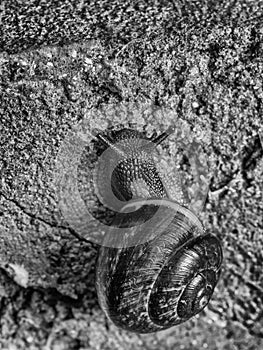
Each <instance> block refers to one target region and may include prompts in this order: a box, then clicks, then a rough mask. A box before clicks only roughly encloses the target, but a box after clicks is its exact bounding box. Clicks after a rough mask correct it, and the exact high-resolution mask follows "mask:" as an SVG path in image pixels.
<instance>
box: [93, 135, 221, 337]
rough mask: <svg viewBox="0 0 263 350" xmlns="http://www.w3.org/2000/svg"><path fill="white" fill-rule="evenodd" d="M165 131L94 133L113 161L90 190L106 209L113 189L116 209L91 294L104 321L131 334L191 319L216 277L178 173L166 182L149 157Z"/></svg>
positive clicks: (209, 239)
mask: <svg viewBox="0 0 263 350" xmlns="http://www.w3.org/2000/svg"><path fill="white" fill-rule="evenodd" d="M172 132H173V129H172V128H170V129H168V130H167V131H166V132H164V133H163V134H161V135H159V136H157V137H156V136H155V135H154V136H153V137H152V138H147V137H146V135H145V134H144V133H140V132H138V131H136V130H133V129H122V130H119V131H118V132H116V133H115V134H114V137H107V136H103V135H102V134H100V135H98V139H99V140H100V141H102V142H103V143H104V145H105V146H107V147H108V150H110V151H111V154H112V155H113V156H112V157H113V158H114V160H113V161H112V164H113V165H112V166H110V165H109V164H110V163H111V159H110V158H106V159H107V160H108V162H107V161H104V162H103V167H101V166H100V167H98V169H97V171H96V177H95V182H96V184H95V187H96V192H97V195H98V197H99V198H100V201H101V202H102V203H105V205H107V206H111V204H112V203H111V199H110V196H109V193H110V192H111V191H112V193H111V194H113V195H114V197H116V198H117V204H116V208H117V207H118V208H117V209H116V215H115V216H114V219H113V221H112V223H111V225H110V226H109V228H108V230H107V232H106V233H105V239H104V242H103V245H102V246H101V247H100V250H99V256H98V261H97V268H96V289H97V294H98V299H99V303H100V306H101V308H102V309H103V311H104V312H105V314H106V315H107V317H108V318H109V319H110V320H111V321H112V322H113V323H114V324H115V325H116V326H118V327H120V328H123V329H125V330H128V331H131V332H137V333H151V332H156V331H160V330H164V329H167V328H170V327H172V326H175V325H178V324H180V323H182V322H184V321H186V320H188V319H190V318H191V317H193V316H194V315H196V314H198V313H199V312H200V311H202V310H203V309H204V307H205V306H206V305H207V304H208V302H209V300H210V298H211V296H212V294H213V291H214V288H215V286H216V284H217V282H218V280H219V276H220V268H221V264H222V248H221V244H220V241H219V240H218V238H217V237H216V236H214V235H212V234H209V233H206V231H205V229H204V227H203V225H202V223H201V221H200V220H199V219H198V217H197V216H196V214H195V213H194V212H193V211H192V210H191V209H190V208H189V205H188V204H187V201H186V199H185V198H184V195H183V192H182V189H181V188H180V186H179V182H178V175H177V174H174V177H173V178H171V177H167V176H166V171H165V170H164V169H161V167H160V164H158V163H157V162H156V161H155V158H154V156H153V155H154V152H155V149H156V146H157V145H159V144H160V143H162V142H163V141H164V140H165V139H166V138H167V137H168V136H169V135H170V134H171V133H172ZM107 166H109V167H111V169H110V170H107ZM106 178H108V179H109V181H108V182H109V183H110V189H109V188H107V186H106V185H105V183H106V182H107V181H106ZM175 187H176V188H175Z"/></svg>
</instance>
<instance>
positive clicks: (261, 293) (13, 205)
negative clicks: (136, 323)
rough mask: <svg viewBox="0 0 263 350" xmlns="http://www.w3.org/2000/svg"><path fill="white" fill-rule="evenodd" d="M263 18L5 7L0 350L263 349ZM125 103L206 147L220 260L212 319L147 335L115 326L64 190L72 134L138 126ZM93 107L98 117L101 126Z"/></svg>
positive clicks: (160, 6)
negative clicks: (65, 150)
mask: <svg viewBox="0 0 263 350" xmlns="http://www.w3.org/2000/svg"><path fill="white" fill-rule="evenodd" d="M262 10H263V6H262V4H261V2H258V1H254V2H251V1H241V0H240V1H223V2H217V1H214V2H213V1H208V2H207V1H198V2H197V1H196V2H192V1H165V2H161V1H160V2H156V1H155V2H150V3H149V2H147V5H146V4H144V3H141V2H136V3H135V2H134V3H132V4H130V3H129V2H126V1H115V2H112V1H98V2H94V3H93V2H89V3H88V2H86V1H53V2H52V5H47V4H46V1H30V2H28V3H27V4H26V5H25V4H24V2H23V1H6V2H5V1H3V2H2V3H1V24H0V32H1V33H3V35H2V36H1V38H0V49H1V55H0V69H1V74H0V81H1V85H0V89H1V93H0V99H1V100H0V114H1V121H0V133H1V149H0V152H1V158H0V164H1V165H0V166H1V184H0V213H1V216H0V240H1V245H0V264H1V288H0V296H1V303H0V305H1V307H0V315H1V323H0V324H1V340H0V347H1V346H2V348H3V349H24V348H28V349H38V348H40V349H42V348H43V349H108V348H110V349H145V348H146V349H147V348H149V349H155V348H156V349H160V348H165V349H170V348H176V346H177V347H178V348H179V347H180V348H182V349H189V348H190V349H200V348H208V349H233V348H237V349H243V348H244V349H260V348H261V347H262V344H263V343H262V337H263V333H262V329H263V321H262V317H263V314H262V299H263V281H262V260H263V256H262V246H263V239H262V237H263V236H262V212H263V203H262V171H263V163H262V162H263V150H262V145H261V142H260V137H259V131H260V127H261V124H262V121H263V118H262V97H263V90H262V76H263V47H262V36H263V29H262V20H261V17H262V14H263V12H262ZM127 103H136V105H137V106H139V107H138V110H140V108H143V107H141V106H145V105H147V104H151V103H154V104H155V105H156V106H159V107H162V106H165V107H168V108H172V109H173V111H174V113H175V116H176V117H180V118H181V119H182V120H184V121H185V123H187V125H189V127H190V129H191V131H192V133H193V134H194V135H195V136H196V137H197V138H198V140H199V141H200V142H201V143H202V146H203V148H204V149H205V151H206V155H207V158H208V159H209V164H210V168H211V174H212V179H211V183H210V188H209V194H208V198H207V201H206V206H205V210H204V212H203V214H202V220H203V221H204V225H205V226H206V227H207V228H208V230H210V231H211V232H214V233H215V234H217V235H218V236H219V237H220V239H221V240H222V242H223V246H224V247H223V248H224V266H223V271H222V277H221V280H220V282H219V284H218V287H217V288H216V290H215V294H214V297H213V300H212V302H211V303H210V304H209V307H208V308H207V309H206V310H205V311H204V312H203V313H202V314H200V315H199V316H197V317H196V318H194V319H193V320H191V321H189V322H187V323H185V324H182V325H181V326H179V327H176V328H174V329H171V330H168V331H165V332H161V333H158V334H154V335H146V336H140V335H134V334H130V333H126V332H124V331H120V330H118V329H116V328H115V327H114V326H113V325H111V324H109V323H108V321H107V320H106V319H105V317H104V314H103V313H102V311H101V310H100V308H99V306H98V303H97V300H96V292H95V288H94V266H95V259H96V247H95V246H94V245H93V244H90V243H88V242H86V241H85V239H83V237H79V234H78V233H77V232H76V231H74V229H72V228H71V227H69V225H68V223H67V222H66V220H65V218H64V217H63V216H62V215H61V211H60V210H59V206H58V200H59V199H58V196H57V193H56V188H55V187H54V176H55V175H54V174H55V171H56V159H57V156H58V154H59V151H60V150H61V147H62V145H63V142H64V141H65V138H66V136H67V135H68V133H69V132H70V131H71V130H73V129H74V127H75V126H76V125H78V123H79V122H80V121H81V120H83V119H85V120H86V122H87V125H89V123H90V126H91V127H94V125H95V126H96V125H100V126H101V128H102V129H103V128H107V127H110V126H112V125H113V126H114V125H115V124H117V123H120V122H121V123H122V124H123V125H124V126H127V125H128V122H130V121H131V120H130V117H129V116H128V114H125V110H126V109H125V108H126V107H125V106H126V105H127ZM122 104H123V105H124V107H123V110H124V112H123V114H122V115H121V117H120V116H116V115H113V114H112V113H111V107H110V106H112V105H113V106H120V105H122ZM92 108H95V109H98V110H103V113H101V114H100V115H99V116H97V120H96V123H95V124H94V115H92V113H91V112H90V111H91V109H92ZM173 118H174V117H173V116H172V115H169V114H168V115H167V116H166V117H165V118H159V119H158V118H156V119H154V120H151V117H150V115H148V114H146V115H143V116H142V115H141V114H140V113H139V112H138V113H137V115H136V116H135V122H136V123H137V124H138V125H139V127H140V128H141V127H142V126H143V125H144V124H146V125H147V128H148V129H149V130H150V131H151V130H153V129H156V130H157V131H159V130H161V131H163V130H164V129H165V127H167V126H168V125H170V124H171V123H173V122H174V119H173Z"/></svg>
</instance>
